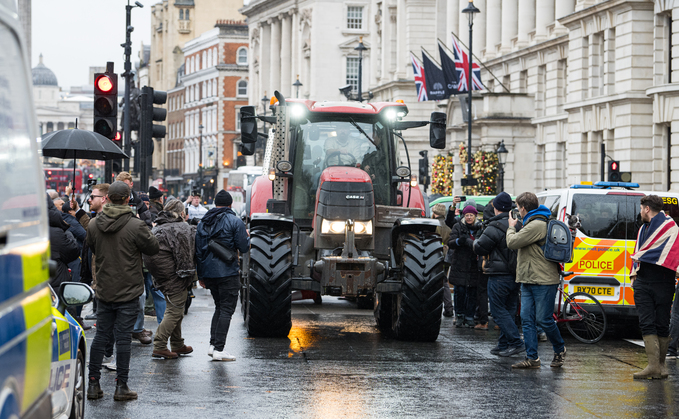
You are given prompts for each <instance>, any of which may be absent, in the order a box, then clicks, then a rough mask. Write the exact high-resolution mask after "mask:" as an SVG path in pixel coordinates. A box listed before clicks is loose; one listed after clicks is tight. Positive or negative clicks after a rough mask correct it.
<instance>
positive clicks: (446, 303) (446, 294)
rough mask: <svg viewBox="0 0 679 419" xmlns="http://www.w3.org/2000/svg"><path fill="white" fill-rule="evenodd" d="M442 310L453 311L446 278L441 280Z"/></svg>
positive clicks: (451, 297)
mask: <svg viewBox="0 0 679 419" xmlns="http://www.w3.org/2000/svg"><path fill="white" fill-rule="evenodd" d="M443 309H444V310H453V296H452V294H451V293H450V284H449V283H448V278H443Z"/></svg>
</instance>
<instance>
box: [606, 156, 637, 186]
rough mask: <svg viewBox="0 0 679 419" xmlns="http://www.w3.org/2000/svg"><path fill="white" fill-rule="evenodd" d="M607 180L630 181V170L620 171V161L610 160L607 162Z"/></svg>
mask: <svg viewBox="0 0 679 419" xmlns="http://www.w3.org/2000/svg"><path fill="white" fill-rule="evenodd" d="M608 181H609V182H631V181H632V172H621V171H620V162H619V161H617V160H611V161H609V162H608Z"/></svg>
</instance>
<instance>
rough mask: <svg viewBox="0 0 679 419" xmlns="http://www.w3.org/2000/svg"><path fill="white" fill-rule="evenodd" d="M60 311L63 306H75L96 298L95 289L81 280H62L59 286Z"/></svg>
mask: <svg viewBox="0 0 679 419" xmlns="http://www.w3.org/2000/svg"><path fill="white" fill-rule="evenodd" d="M58 295H59V311H62V307H63V308H65V307H75V306H81V305H84V304H87V303H89V302H90V301H92V299H94V291H92V288H90V286H89V285H87V284H83V283H80V282H62V283H61V285H60V286H59V294H58Z"/></svg>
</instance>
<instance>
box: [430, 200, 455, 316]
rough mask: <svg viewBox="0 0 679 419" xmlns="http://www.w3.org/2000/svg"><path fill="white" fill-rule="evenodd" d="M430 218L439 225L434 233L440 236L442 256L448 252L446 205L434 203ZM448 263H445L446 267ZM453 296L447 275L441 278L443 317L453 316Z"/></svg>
mask: <svg viewBox="0 0 679 419" xmlns="http://www.w3.org/2000/svg"><path fill="white" fill-rule="evenodd" d="M431 214H432V218H433V219H435V220H438V222H439V224H440V225H439V226H438V227H436V233H438V235H439V236H441V242H442V243H443V256H444V258H445V256H446V255H447V254H448V252H449V251H450V250H449V249H448V239H449V238H450V227H448V226H447V225H446V220H445V219H446V206H445V205H443V204H440V203H439V204H436V205H434V206H433V207H432V209H431ZM449 267H450V265H448V264H446V268H449ZM453 314H454V311H453V298H452V297H451V295H450V285H449V284H448V277H447V276H446V277H444V278H443V315H444V316H445V317H453Z"/></svg>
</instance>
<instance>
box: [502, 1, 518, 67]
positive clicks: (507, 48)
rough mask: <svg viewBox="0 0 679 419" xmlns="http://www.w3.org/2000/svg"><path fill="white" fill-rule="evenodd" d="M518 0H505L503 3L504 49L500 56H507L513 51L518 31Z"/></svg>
mask: <svg viewBox="0 0 679 419" xmlns="http://www.w3.org/2000/svg"><path fill="white" fill-rule="evenodd" d="M518 13H519V4H518V0H504V1H503V2H502V48H501V50H500V55H505V54H507V53H509V52H511V51H512V39H513V38H514V37H515V36H516V31H517V30H518V26H517V25H518V22H517V18H518Z"/></svg>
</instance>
